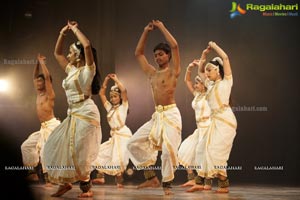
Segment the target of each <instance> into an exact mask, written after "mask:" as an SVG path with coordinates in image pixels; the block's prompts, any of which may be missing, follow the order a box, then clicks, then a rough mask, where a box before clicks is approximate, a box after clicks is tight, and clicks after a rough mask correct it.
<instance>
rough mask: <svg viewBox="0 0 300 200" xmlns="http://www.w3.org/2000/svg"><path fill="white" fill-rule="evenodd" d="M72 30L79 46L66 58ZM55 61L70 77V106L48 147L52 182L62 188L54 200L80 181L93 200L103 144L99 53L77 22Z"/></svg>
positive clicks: (67, 81) (67, 82) (58, 46)
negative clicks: (97, 100)
mask: <svg viewBox="0 0 300 200" xmlns="http://www.w3.org/2000/svg"><path fill="white" fill-rule="evenodd" d="M69 30H72V31H73V33H74V35H75V36H76V37H77V39H78V40H79V42H76V43H73V44H72V45H71V46H70V48H69V54H68V56H67V57H65V56H64V55H63V53H62V52H63V41H64V38H65V36H66V34H67V31H69ZM54 55H55V58H56V59H57V61H58V63H59V65H60V66H61V67H62V68H63V69H64V71H65V72H66V73H67V77H66V78H65V79H64V81H63V88H64V89H65V92H66V95H67V100H68V104H69V108H68V117H67V118H66V119H65V120H64V121H63V122H62V123H61V124H60V125H59V126H58V127H57V128H56V129H55V130H54V131H53V133H52V134H51V136H50V137H49V139H48V141H47V143H46V144H45V151H44V156H45V163H46V166H47V167H48V173H49V180H50V181H52V182H54V183H57V184H59V185H60V186H59V188H58V190H57V192H56V193H54V194H53V195H52V196H53V197H58V196H61V195H63V194H64V193H65V192H67V191H68V190H70V189H71V188H72V183H73V182H77V181H80V189H81V190H82V194H80V195H79V197H91V196H93V193H92V191H91V190H90V189H91V182H90V172H91V170H92V163H93V162H94V160H95V159H96V158H97V155H98V152H99V144H100V143H101V136H102V134H101V127H100V114H99V110H98V108H97V106H96V105H95V103H94V101H93V100H92V99H91V95H92V94H98V92H99V89H100V86H99V82H98V75H97V66H96V64H95V62H94V61H96V52H95V50H94V49H93V48H92V47H91V44H90V42H89V40H88V39H87V38H86V36H85V35H84V34H83V33H82V32H81V31H80V30H79V28H78V24H77V22H74V21H72V22H70V21H69V22H68V24H67V25H66V26H65V27H63V28H62V29H61V31H60V34H59V37H58V40H57V43H56V46H55V51H54Z"/></svg>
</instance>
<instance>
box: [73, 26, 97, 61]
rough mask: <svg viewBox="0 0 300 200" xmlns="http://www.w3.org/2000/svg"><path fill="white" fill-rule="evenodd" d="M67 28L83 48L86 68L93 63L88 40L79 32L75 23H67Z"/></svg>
mask: <svg viewBox="0 0 300 200" xmlns="http://www.w3.org/2000/svg"><path fill="white" fill-rule="evenodd" d="M68 26H69V27H70V29H71V30H72V31H73V33H74V35H75V36H76V37H77V39H78V40H79V41H80V43H81V44H82V46H83V48H84V56H85V62H86V64H87V65H88V66H91V65H92V64H93V63H94V57H93V52H92V47H91V44H90V41H89V40H88V38H87V37H86V36H85V35H84V34H83V33H82V32H81V31H80V30H79V28H78V23H77V22H75V21H68Z"/></svg>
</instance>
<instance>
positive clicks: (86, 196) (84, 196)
mask: <svg viewBox="0 0 300 200" xmlns="http://www.w3.org/2000/svg"><path fill="white" fill-rule="evenodd" d="M92 196H93V192H92V191H91V190H89V191H87V192H83V193H81V194H80V195H78V197H80V198H88V197H92Z"/></svg>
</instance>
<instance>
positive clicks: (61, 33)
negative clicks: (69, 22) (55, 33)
mask: <svg viewBox="0 0 300 200" xmlns="http://www.w3.org/2000/svg"><path fill="white" fill-rule="evenodd" d="M59 34H60V35H62V36H66V35H67V34H65V33H64V32H62V31H61V32H59Z"/></svg>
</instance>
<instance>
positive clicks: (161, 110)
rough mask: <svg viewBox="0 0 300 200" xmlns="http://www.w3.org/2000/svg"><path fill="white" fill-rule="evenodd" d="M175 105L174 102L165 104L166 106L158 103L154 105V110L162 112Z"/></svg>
mask: <svg viewBox="0 0 300 200" xmlns="http://www.w3.org/2000/svg"><path fill="white" fill-rule="evenodd" d="M175 107H176V104H175V103H173V104H170V105H166V106H162V105H158V106H155V110H156V111H157V112H163V111H166V110H169V109H171V108H175Z"/></svg>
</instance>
